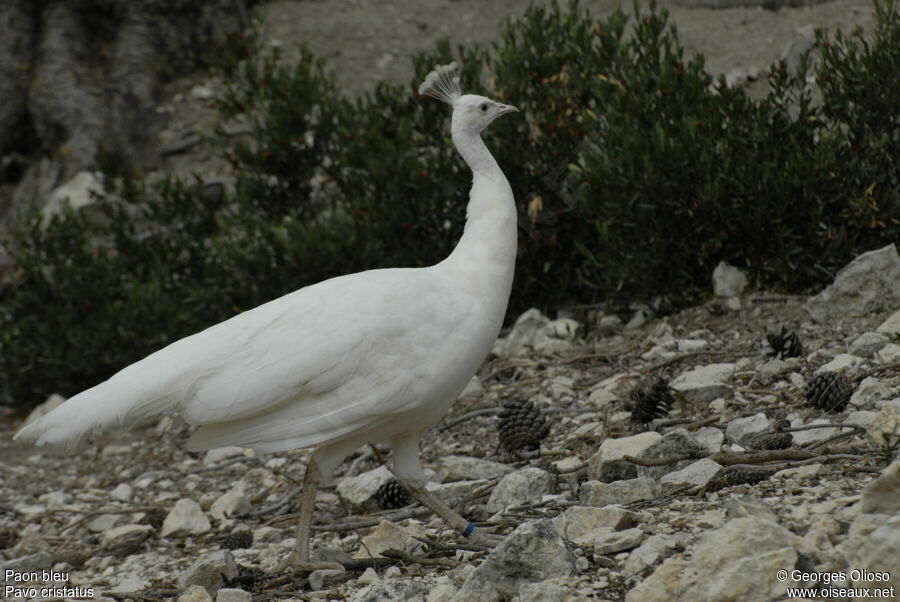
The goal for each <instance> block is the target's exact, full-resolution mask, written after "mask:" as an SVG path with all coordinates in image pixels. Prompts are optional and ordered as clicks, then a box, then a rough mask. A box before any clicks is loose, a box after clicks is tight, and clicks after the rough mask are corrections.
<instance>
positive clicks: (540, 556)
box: [453, 520, 575, 602]
mask: <svg viewBox="0 0 900 602" xmlns="http://www.w3.org/2000/svg"><path fill="white" fill-rule="evenodd" d="M574 573H575V557H574V555H573V554H572V553H571V552H570V551H569V550H568V549H567V548H566V545H565V542H564V541H563V539H562V537H560V535H559V534H558V533H557V532H556V530H555V529H554V528H553V526H552V525H551V523H550V521H548V520H542V521H537V522H534V521H529V522H526V523H523V524H521V525H519V526H518V527H517V528H516V530H515V531H513V532H512V533H511V534H510V535H508V536H507V537H506V539H504V540H503V542H502V543H501V544H500V545H499V546H497V547H496V548H494V550H493V551H492V552H491V553H490V555H489V556H488V557H487V559H486V560H485V561H484V562H483V563H481V565H479V566H478V567H477V568H476V569H475V570H474V571H472V573H471V575H470V576H469V578H468V579H467V580H466V582H465V584H463V586H462V587H461V588H460V590H459V592H458V593H457V594H456V596H454V598H453V601H454V602H469V601H471V600H479V601H480V602H499V601H500V600H508V599H510V598H512V597H513V596H516V595H518V593H519V586H521V585H522V584H525V583H539V582H542V581H546V580H547V579H551V578H565V577H568V576H570V575H572V574H574Z"/></svg>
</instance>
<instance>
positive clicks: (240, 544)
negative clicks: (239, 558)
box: [221, 531, 253, 550]
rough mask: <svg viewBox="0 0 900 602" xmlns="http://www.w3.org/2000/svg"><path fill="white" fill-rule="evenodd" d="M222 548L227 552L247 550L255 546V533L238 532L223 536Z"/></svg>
mask: <svg viewBox="0 0 900 602" xmlns="http://www.w3.org/2000/svg"><path fill="white" fill-rule="evenodd" d="M221 543H222V547H223V548H225V549H226V550H245V549H247V548H249V547H252V546H253V533H251V532H250V531H236V532H234V533H228V534H227V535H223V536H222V539H221Z"/></svg>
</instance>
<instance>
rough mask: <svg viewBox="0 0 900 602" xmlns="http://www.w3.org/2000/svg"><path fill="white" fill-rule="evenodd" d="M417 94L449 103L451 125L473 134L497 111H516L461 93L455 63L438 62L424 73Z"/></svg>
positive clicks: (514, 108) (497, 115) (480, 97)
mask: <svg viewBox="0 0 900 602" xmlns="http://www.w3.org/2000/svg"><path fill="white" fill-rule="evenodd" d="M419 94H422V95H427V96H431V97H433V98H437V99H438V100H441V101H443V102H446V103H447V104H449V105H450V106H452V107H453V128H454V129H455V130H461V131H469V132H474V133H476V134H478V133H480V132H481V131H482V130H483V129H484V128H486V127H487V126H489V125H490V124H491V123H492V122H493V121H494V120H495V119H497V118H498V117H500V116H501V115H505V114H507V113H512V112H515V111H518V109H517V108H516V107H514V106H512V105H505V104H502V103H499V102H496V101H494V100H491V99H490V98H485V97H484V96H478V95H477V94H463V93H462V90H461V88H460V85H459V72H458V71H457V66H456V63H455V62H453V63H450V64H449V65H438V66H437V67H435V68H434V69H433V70H432V71H430V72H429V73H428V75H427V76H425V81H424V82H422V85H421V86H419Z"/></svg>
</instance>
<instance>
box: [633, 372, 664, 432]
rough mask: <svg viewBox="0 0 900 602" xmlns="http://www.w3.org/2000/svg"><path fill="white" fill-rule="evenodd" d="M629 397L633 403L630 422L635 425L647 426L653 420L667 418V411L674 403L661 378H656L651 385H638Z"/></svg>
mask: <svg viewBox="0 0 900 602" xmlns="http://www.w3.org/2000/svg"><path fill="white" fill-rule="evenodd" d="M630 397H631V400H632V401H633V402H634V408H633V409H632V410H631V421H632V422H635V423H637V424H647V423H648V422H650V421H652V420H654V419H655V418H664V417H666V416H668V415H669V409H670V408H671V407H672V404H673V403H675V398H674V397H673V396H672V389H671V388H670V387H669V384H668V383H667V382H666V381H665V380H664V379H662V378H657V379H656V380H655V381H653V382H652V383H644V384H643V385H638V386H637V387H636V388H635V389H633V390H632V391H631V394H630Z"/></svg>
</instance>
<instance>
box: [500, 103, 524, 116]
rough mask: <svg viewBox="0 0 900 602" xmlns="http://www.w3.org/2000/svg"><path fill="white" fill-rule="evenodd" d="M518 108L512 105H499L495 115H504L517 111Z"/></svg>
mask: <svg viewBox="0 0 900 602" xmlns="http://www.w3.org/2000/svg"><path fill="white" fill-rule="evenodd" d="M518 112H519V109H517V108H516V107H514V106H512V105H500V110H499V111H498V112H497V116H498V117H499V116H500V115H506V114H507V113H518Z"/></svg>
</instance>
